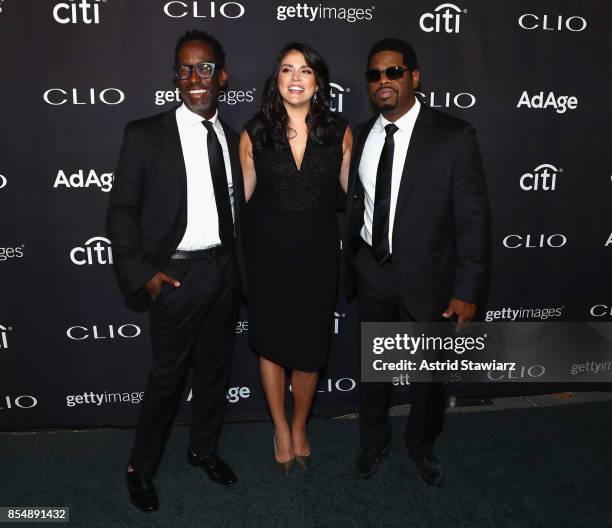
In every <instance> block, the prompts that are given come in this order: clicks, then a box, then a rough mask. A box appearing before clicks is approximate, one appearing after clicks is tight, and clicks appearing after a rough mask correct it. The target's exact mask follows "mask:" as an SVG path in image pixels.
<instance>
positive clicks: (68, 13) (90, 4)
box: [53, 0, 106, 24]
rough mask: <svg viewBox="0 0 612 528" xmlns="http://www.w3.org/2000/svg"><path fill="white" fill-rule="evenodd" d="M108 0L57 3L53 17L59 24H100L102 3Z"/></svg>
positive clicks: (73, 0) (72, 0) (74, 0)
mask: <svg viewBox="0 0 612 528" xmlns="http://www.w3.org/2000/svg"><path fill="white" fill-rule="evenodd" d="M105 2H106V0H80V1H77V0H68V2H60V3H59V4H55V7H54V8H53V18H54V19H55V21H56V22H57V23H59V24H78V23H80V22H82V23H83V24H99V23H100V4H101V3H105Z"/></svg>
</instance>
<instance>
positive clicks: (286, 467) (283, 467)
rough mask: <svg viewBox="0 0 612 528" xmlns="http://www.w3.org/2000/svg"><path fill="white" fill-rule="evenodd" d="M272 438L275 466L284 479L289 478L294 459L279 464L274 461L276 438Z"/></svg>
mask: <svg viewBox="0 0 612 528" xmlns="http://www.w3.org/2000/svg"><path fill="white" fill-rule="evenodd" d="M273 438H274V461H275V462H276V466H277V467H278V469H279V471H280V472H281V473H282V474H283V475H284V476H285V477H287V476H289V472H290V471H291V468H292V467H293V462H294V460H295V458H290V459H289V460H287V461H285V462H279V461H278V460H276V436H274V437H273Z"/></svg>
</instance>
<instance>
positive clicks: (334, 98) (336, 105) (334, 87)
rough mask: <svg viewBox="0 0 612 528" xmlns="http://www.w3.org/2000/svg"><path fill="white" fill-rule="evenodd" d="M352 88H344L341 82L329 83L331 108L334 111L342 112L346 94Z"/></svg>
mask: <svg viewBox="0 0 612 528" xmlns="http://www.w3.org/2000/svg"><path fill="white" fill-rule="evenodd" d="M350 92H351V89H350V88H342V86H340V85H339V84H336V83H329V98H330V102H329V109H330V110H331V111H332V112H342V109H343V108H344V103H343V99H344V94H347V93H350Z"/></svg>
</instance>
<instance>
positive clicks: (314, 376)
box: [291, 369, 319, 456]
mask: <svg viewBox="0 0 612 528" xmlns="http://www.w3.org/2000/svg"><path fill="white" fill-rule="evenodd" d="M318 381H319V373H318V372H303V371H301V370H295V369H294V370H293V373H292V375H291V390H292V392H293V401H294V406H295V414H294V417H293V421H292V422H291V440H292V443H293V452H294V454H296V455H302V456H307V455H310V445H309V443H308V439H307V438H306V422H307V421H308V416H309V414H310V409H311V407H312V402H313V400H314V395H315V392H316V390H317V382H318Z"/></svg>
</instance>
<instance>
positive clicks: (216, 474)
mask: <svg viewBox="0 0 612 528" xmlns="http://www.w3.org/2000/svg"><path fill="white" fill-rule="evenodd" d="M187 462H189V463H190V464H191V465H192V466H196V467H201V468H202V469H203V470H204V471H206V474H207V475H208V478H209V479H210V480H212V481H213V482H216V483H217V484H223V485H225V486H229V485H230V484H234V483H236V482H238V477H236V474H235V473H234V472H233V471H232V468H231V467H229V466H228V465H227V464H226V463H225V462H223V460H221V459H220V458H219V457H218V456H217V455H215V454H214V453H213V454H212V455H206V456H204V457H201V456H199V455H196V454H194V453H192V452H191V450H188V451H187Z"/></svg>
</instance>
